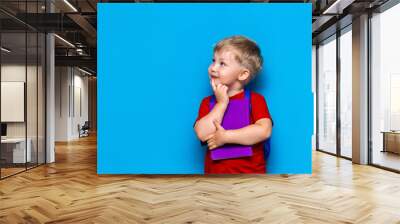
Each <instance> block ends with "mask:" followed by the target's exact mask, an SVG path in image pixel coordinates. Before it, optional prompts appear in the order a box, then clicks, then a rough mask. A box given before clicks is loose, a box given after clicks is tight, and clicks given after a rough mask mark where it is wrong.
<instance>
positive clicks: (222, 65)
mask: <svg viewBox="0 0 400 224" xmlns="http://www.w3.org/2000/svg"><path fill="white" fill-rule="evenodd" d="M262 62H263V59H262V56H261V51H260V49H259V47H258V46H257V44H256V43H255V42H253V41H251V40H249V39H248V38H246V37H244V36H232V37H229V38H226V39H223V40H221V41H220V42H218V43H217V45H216V46H215V47H214V58H213V62H212V64H211V65H210V66H209V68H208V73H209V77H210V84H211V87H212V89H213V92H214V96H215V98H212V96H208V97H206V98H204V99H203V100H202V102H201V105H200V109H199V114H198V117H197V119H196V123H195V126H194V130H195V132H196V135H197V137H198V138H199V139H200V141H202V142H206V143H207V145H208V148H209V150H207V153H206V159H205V173H206V174H212V173H226V174H237V173H265V172H266V165H265V158H264V145H263V144H264V141H265V140H266V139H268V138H269V136H270V135H271V131H272V120H271V116H270V114H269V111H268V107H267V104H266V102H265V99H264V97H263V96H262V95H260V94H257V93H255V92H251V94H250V105H251V111H250V121H249V125H247V126H244V127H242V128H239V129H231V130H225V128H224V127H223V126H222V125H221V123H223V121H224V115H225V112H226V111H227V108H228V106H229V104H230V101H234V100H238V99H243V98H244V97H245V91H244V87H245V86H246V85H247V84H248V83H249V82H250V80H251V79H253V78H254V76H255V75H256V74H257V73H258V72H259V71H260V70H261V67H262ZM211 100H213V102H214V101H215V103H214V104H213V105H214V106H213V107H212V109H211V108H210V101H211ZM226 144H237V145H242V146H251V149H252V155H251V156H247V157H239V158H230V159H222V160H213V159H212V158H211V152H210V151H211V150H215V149H217V148H219V147H224V145H226Z"/></svg>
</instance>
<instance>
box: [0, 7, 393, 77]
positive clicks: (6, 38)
mask: <svg viewBox="0 0 400 224" xmlns="http://www.w3.org/2000/svg"><path fill="white" fill-rule="evenodd" d="M386 1H387V0H247V1H242V0H236V1H232V0H230V1H228V0H218V1H215V0H202V1H196V0H192V1H190V0H189V1H179V0H176V1H174V0H172V1H171V0H99V1H98V0H47V5H46V0H0V22H1V23H0V25H1V30H2V33H3V34H2V44H3V46H5V45H7V48H12V49H13V50H14V54H16V55H17V54H21V55H23V54H25V53H26V52H25V50H26V51H27V52H28V58H29V54H30V52H32V53H34V52H35V49H36V46H37V43H36V41H34V40H36V39H33V40H32V38H34V36H32V35H31V36H29V35H28V40H27V41H28V48H27V49H25V48H24V46H25V38H24V35H25V30H28V33H29V32H39V33H41V32H54V33H56V34H57V35H58V37H57V38H55V45H56V49H55V53H56V65H60V66H80V67H82V68H85V69H87V70H90V71H92V72H93V73H96V67H97V64H96V63H97V62H96V58H97V3H98V2H108V3H116V2H125V3H126V2H132V3H138V2H157V3H166V2H254V3H255V4H256V3H258V2H270V3H276V2H280V3H284V2H291V3H304V2H308V3H312V4H313V17H312V26H313V28H312V35H313V43H314V44H315V43H318V42H319V41H321V40H323V39H324V38H326V37H328V36H330V35H332V34H334V33H335V32H336V30H337V29H338V28H340V27H341V26H342V27H344V26H346V25H348V24H351V20H352V17H353V16H357V15H358V14H360V13H362V12H365V11H368V10H373V9H375V8H377V7H379V6H380V5H382V4H383V3H385V2H386ZM50 12H51V13H50ZM338 21H340V22H338ZM63 40H66V41H63ZM6 43H7V44H6ZM41 47H43V46H42V45H41V44H39V48H41Z"/></svg>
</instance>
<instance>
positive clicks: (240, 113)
mask: <svg viewBox="0 0 400 224" xmlns="http://www.w3.org/2000/svg"><path fill="white" fill-rule="evenodd" d="M250 96H251V92H250V90H248V89H245V97H244V98H243V99H234V100H230V101H229V104H228V107H227V109H226V111H225V114H224V118H223V119H222V124H221V126H222V127H223V128H224V129H225V130H231V129H239V128H243V127H245V126H248V125H250V122H251V121H250V116H251V98H250ZM215 103H216V99H215V96H214V95H213V96H212V97H211V99H210V111H211V110H212V108H213V107H214V105H215ZM269 153H270V138H268V139H267V140H266V141H265V143H264V154H265V159H267V158H268V156H269ZM252 155H253V150H252V146H246V145H238V144H226V145H223V146H221V147H218V148H216V149H214V150H211V159H212V160H222V159H232V158H240V157H249V156H252Z"/></svg>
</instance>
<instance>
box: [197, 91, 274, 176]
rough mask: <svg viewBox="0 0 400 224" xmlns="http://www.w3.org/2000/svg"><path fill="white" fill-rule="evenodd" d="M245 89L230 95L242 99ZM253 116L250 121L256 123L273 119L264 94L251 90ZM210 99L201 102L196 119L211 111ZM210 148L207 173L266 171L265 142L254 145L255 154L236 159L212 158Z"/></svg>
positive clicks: (205, 169)
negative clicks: (263, 119)
mask: <svg viewBox="0 0 400 224" xmlns="http://www.w3.org/2000/svg"><path fill="white" fill-rule="evenodd" d="M243 97H245V96H244V91H242V92H240V93H238V94H236V95H234V96H231V97H229V99H240V98H243ZM250 98H251V117H250V122H251V124H254V123H255V122H256V121H258V120H259V119H261V118H269V119H271V115H270V113H269V111H268V107H267V103H266V102H265V99H264V97H263V96H262V95H260V94H258V93H255V92H251V96H250ZM210 99H211V96H208V97H206V98H204V99H203V100H202V102H201V105H200V109H199V114H198V116H197V119H196V121H198V120H199V119H201V118H202V117H204V116H206V115H207V114H208V113H209V112H210ZM271 120H272V119H271ZM210 154H211V153H210V150H207V153H206V158H205V166H204V172H205V173H206V174H211V173H220V174H222V173H226V174H238V173H265V172H266V165H265V157H264V142H260V143H258V144H255V145H253V156H251V157H242V158H235V159H224V160H212V159H211V156H210Z"/></svg>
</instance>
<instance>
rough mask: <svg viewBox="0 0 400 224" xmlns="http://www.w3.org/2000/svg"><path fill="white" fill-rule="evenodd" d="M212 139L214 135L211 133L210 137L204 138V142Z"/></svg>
mask: <svg viewBox="0 0 400 224" xmlns="http://www.w3.org/2000/svg"><path fill="white" fill-rule="evenodd" d="M212 137H214V133H213V134H210V135H208V136H207V137H206V138H205V141H207V142H208V140H210V139H211V138H212Z"/></svg>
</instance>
